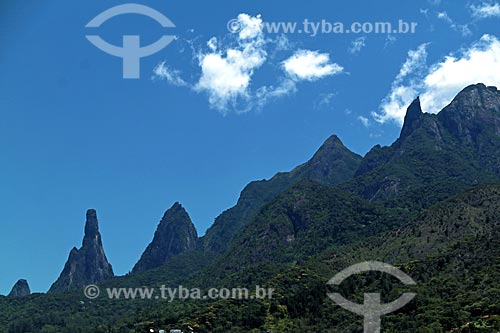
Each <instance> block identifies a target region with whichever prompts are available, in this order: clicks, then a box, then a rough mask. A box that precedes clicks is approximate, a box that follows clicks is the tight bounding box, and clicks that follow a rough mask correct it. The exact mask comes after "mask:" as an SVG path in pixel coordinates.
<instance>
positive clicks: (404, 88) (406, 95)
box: [372, 43, 428, 124]
mask: <svg viewBox="0 0 500 333" xmlns="http://www.w3.org/2000/svg"><path fill="white" fill-rule="evenodd" d="M427 46H428V44H427V43H425V44H422V45H420V46H419V47H418V48H417V49H416V50H410V51H409V52H408V57H407V59H406V61H405V62H404V63H403V65H402V66H401V69H400V70H399V73H398V75H397V76H396V78H395V80H394V82H393V83H392V86H391V92H390V93H389V94H388V95H387V96H386V97H385V99H384V100H383V101H382V104H381V105H380V113H375V112H374V113H372V115H373V117H374V118H375V120H376V121H378V122H381V123H384V122H386V121H388V120H396V121H397V122H399V123H400V124H402V123H403V120H404V116H405V111H404V110H405V107H407V106H408V104H410V103H411V101H412V100H413V99H414V98H415V97H416V95H417V94H418V92H417V90H416V88H415V87H414V86H415V85H416V83H414V82H412V81H410V82H409V84H406V85H405V84H404V81H405V80H407V78H408V76H410V75H412V74H413V73H414V72H418V71H422V70H424V69H425V67H426V60H427ZM402 110H403V112H401V111H402Z"/></svg>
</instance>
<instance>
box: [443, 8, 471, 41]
mask: <svg viewBox="0 0 500 333" xmlns="http://www.w3.org/2000/svg"><path fill="white" fill-rule="evenodd" d="M436 16H437V18H438V19H440V20H442V21H444V22H445V23H447V24H448V25H449V26H450V28H451V29H453V30H455V31H457V32H459V33H461V34H462V36H464V37H466V36H470V35H472V31H471V30H470V28H469V25H468V24H458V23H456V22H455V21H454V20H453V19H452V18H451V17H450V16H449V15H448V13H447V12H438V13H437V14H436Z"/></svg>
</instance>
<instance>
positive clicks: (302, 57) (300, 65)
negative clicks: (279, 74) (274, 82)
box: [282, 50, 344, 81]
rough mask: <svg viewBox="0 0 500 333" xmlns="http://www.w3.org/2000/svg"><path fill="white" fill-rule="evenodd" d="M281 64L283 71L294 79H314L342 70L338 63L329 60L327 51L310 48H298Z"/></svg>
mask: <svg viewBox="0 0 500 333" xmlns="http://www.w3.org/2000/svg"><path fill="white" fill-rule="evenodd" d="M282 65H283V68H284V70H285V72H286V73H287V74H288V75H289V76H290V77H292V78H293V79H294V80H296V81H300V80H307V81H315V80H318V79H321V78H323V77H326V76H330V75H335V74H339V73H341V72H342V71H343V70H344V68H343V67H342V66H340V65H339V64H336V63H332V62H330V56H329V55H328V53H319V52H318V51H310V50H298V51H297V52H295V54H294V55H292V56H291V57H290V58H288V59H286V60H285V61H283V62H282Z"/></svg>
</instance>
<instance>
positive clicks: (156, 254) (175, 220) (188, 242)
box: [133, 202, 198, 272]
mask: <svg viewBox="0 0 500 333" xmlns="http://www.w3.org/2000/svg"><path fill="white" fill-rule="evenodd" d="M197 241H198V234H197V232H196V228H195V227H194V225H193V222H191V218H190V217H189V215H188V213H187V212H186V210H185V209H184V207H182V205H181V204H180V203H178V202H176V203H175V204H174V205H173V206H172V207H171V208H170V209H169V210H167V211H166V212H165V215H164V216H163V218H162V219H161V221H160V224H159V225H158V228H157V229H156V232H155V235H154V238H153V241H152V242H151V243H150V244H149V246H148V247H147V248H146V250H145V251H144V253H143V254H142V257H141V259H140V260H139V262H138V263H137V264H136V265H135V267H134V269H133V272H141V271H145V270H148V269H152V268H156V267H160V266H163V265H164V264H165V263H167V262H168V260H169V259H170V258H172V257H173V256H175V255H178V254H181V253H185V252H189V251H193V250H195V249H196V243H197Z"/></svg>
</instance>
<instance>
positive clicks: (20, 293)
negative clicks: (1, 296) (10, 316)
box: [8, 280, 31, 297]
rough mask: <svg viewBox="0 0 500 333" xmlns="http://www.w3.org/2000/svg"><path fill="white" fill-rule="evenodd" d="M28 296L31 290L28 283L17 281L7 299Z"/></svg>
mask: <svg viewBox="0 0 500 333" xmlns="http://www.w3.org/2000/svg"><path fill="white" fill-rule="evenodd" d="M29 295H31V290H30V286H29V284H28V281H26V280H19V281H17V282H16V284H15V285H14V287H13V288H12V290H11V292H10V293H9V296H8V297H26V296H29Z"/></svg>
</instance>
